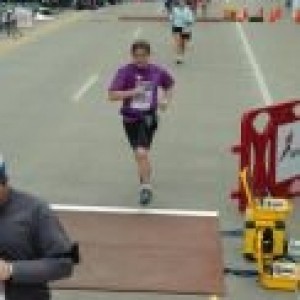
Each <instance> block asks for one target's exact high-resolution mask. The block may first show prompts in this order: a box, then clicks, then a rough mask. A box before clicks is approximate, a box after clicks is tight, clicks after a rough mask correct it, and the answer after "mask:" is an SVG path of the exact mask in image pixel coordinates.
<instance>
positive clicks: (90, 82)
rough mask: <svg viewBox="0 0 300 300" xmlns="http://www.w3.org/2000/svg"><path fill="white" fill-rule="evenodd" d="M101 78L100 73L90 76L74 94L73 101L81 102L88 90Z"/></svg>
mask: <svg viewBox="0 0 300 300" xmlns="http://www.w3.org/2000/svg"><path fill="white" fill-rule="evenodd" d="M98 80H99V75H98V74H94V75H92V76H90V77H89V78H88V79H87V81H86V82H85V83H84V84H83V85H82V86H81V87H80V89H79V90H78V91H77V92H76V93H75V94H74V95H73V97H72V101H73V102H79V101H80V100H81V99H82V97H83V96H84V95H85V94H86V93H87V92H88V90H89V89H90V88H91V87H92V86H93V85H94V84H95V83H97V82H98Z"/></svg>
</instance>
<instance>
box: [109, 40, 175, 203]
mask: <svg viewBox="0 0 300 300" xmlns="http://www.w3.org/2000/svg"><path fill="white" fill-rule="evenodd" d="M150 54H151V49H150V44H149V43H148V42H147V41H144V40H137V41H136V42H134V43H133V44H132V46H131V56H132V62H131V63H129V64H127V65H125V66H123V67H121V68H120V69H119V70H118V71H117V73H116V75H115V77H114V79H113V81H112V83H111V85H110V87H109V92H108V96H109V99H110V100H111V101H120V102H122V106H121V111H120V113H121V115H122V117H123V125H124V130H125V132H126V135H127V138H128V141H129V143H130V145H131V147H132V149H133V151H134V154H135V160H136V163H137V167H138V174H139V178H140V183H141V189H140V204H141V205H148V204H149V203H150V202H151V200H152V197H153V195H152V188H151V163H150V158H149V151H150V147H151V144H152V140H153V137H154V134H155V131H156V129H157V123H158V122H157V110H158V108H160V109H161V110H163V111H164V110H165V109H166V108H167V105H168V104H169V102H170V100H171V94H172V88H173V85H174V80H173V78H172V76H171V75H170V74H169V73H168V72H167V71H166V70H164V69H163V68H161V67H160V66H157V65H154V64H151V63H150ZM159 90H162V99H158V98H159V97H158V94H159Z"/></svg>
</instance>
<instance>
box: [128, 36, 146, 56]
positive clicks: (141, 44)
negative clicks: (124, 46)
mask: <svg viewBox="0 0 300 300" xmlns="http://www.w3.org/2000/svg"><path fill="white" fill-rule="evenodd" d="M138 49H143V50H145V51H146V52H147V53H148V54H150V53H151V46H150V43H149V42H148V41H146V40H142V39H140V40H136V41H134V42H133V43H132V45H131V49H130V51H131V53H132V54H134V53H135V52H136V51H137V50H138Z"/></svg>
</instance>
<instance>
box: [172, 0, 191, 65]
mask: <svg viewBox="0 0 300 300" xmlns="http://www.w3.org/2000/svg"><path fill="white" fill-rule="evenodd" d="M170 19H171V23H172V33H173V38H174V44H175V54H176V59H175V60H176V63H177V64H182V63H183V60H184V54H185V51H186V44H187V42H188V41H189V40H190V39H191V35H192V31H191V28H192V24H193V23H194V20H195V18H194V15H193V12H192V10H191V9H190V7H189V6H188V4H187V3H186V2H185V0H177V1H176V2H175V5H174V7H173V9H172V14H171V18H170Z"/></svg>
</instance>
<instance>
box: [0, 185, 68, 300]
mask: <svg viewBox="0 0 300 300" xmlns="http://www.w3.org/2000/svg"><path fill="white" fill-rule="evenodd" d="M71 248H72V243H71V242H70V240H69V238H68V237H67V235H66V233H65V232H64V230H63V228H62V226H61V225H60V223H59V221H58V219H57V217H56V216H55V214H54V213H53V212H52V211H51V209H50V208H49V206H48V205H47V204H46V203H45V202H42V201H40V200H38V199H36V198H34V197H33V196H30V195H28V194H25V193H21V192H18V191H15V190H13V189H11V190H10V191H9V198H8V200H7V201H6V202H5V203H3V204H1V205H0V259H4V260H6V261H8V262H11V263H12V265H13V274H12V278H11V280H9V281H8V282H6V283H5V294H6V299H7V300H25V299H26V300H48V299H50V293H49V289H48V286H47V283H48V282H49V281H52V280H57V279H61V278H63V277H66V276H70V275H71V273H72V269H73V268H72V267H73V263H72V259H71V258H69V257H67V256H66V255H65V254H66V253H70V251H71Z"/></svg>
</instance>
